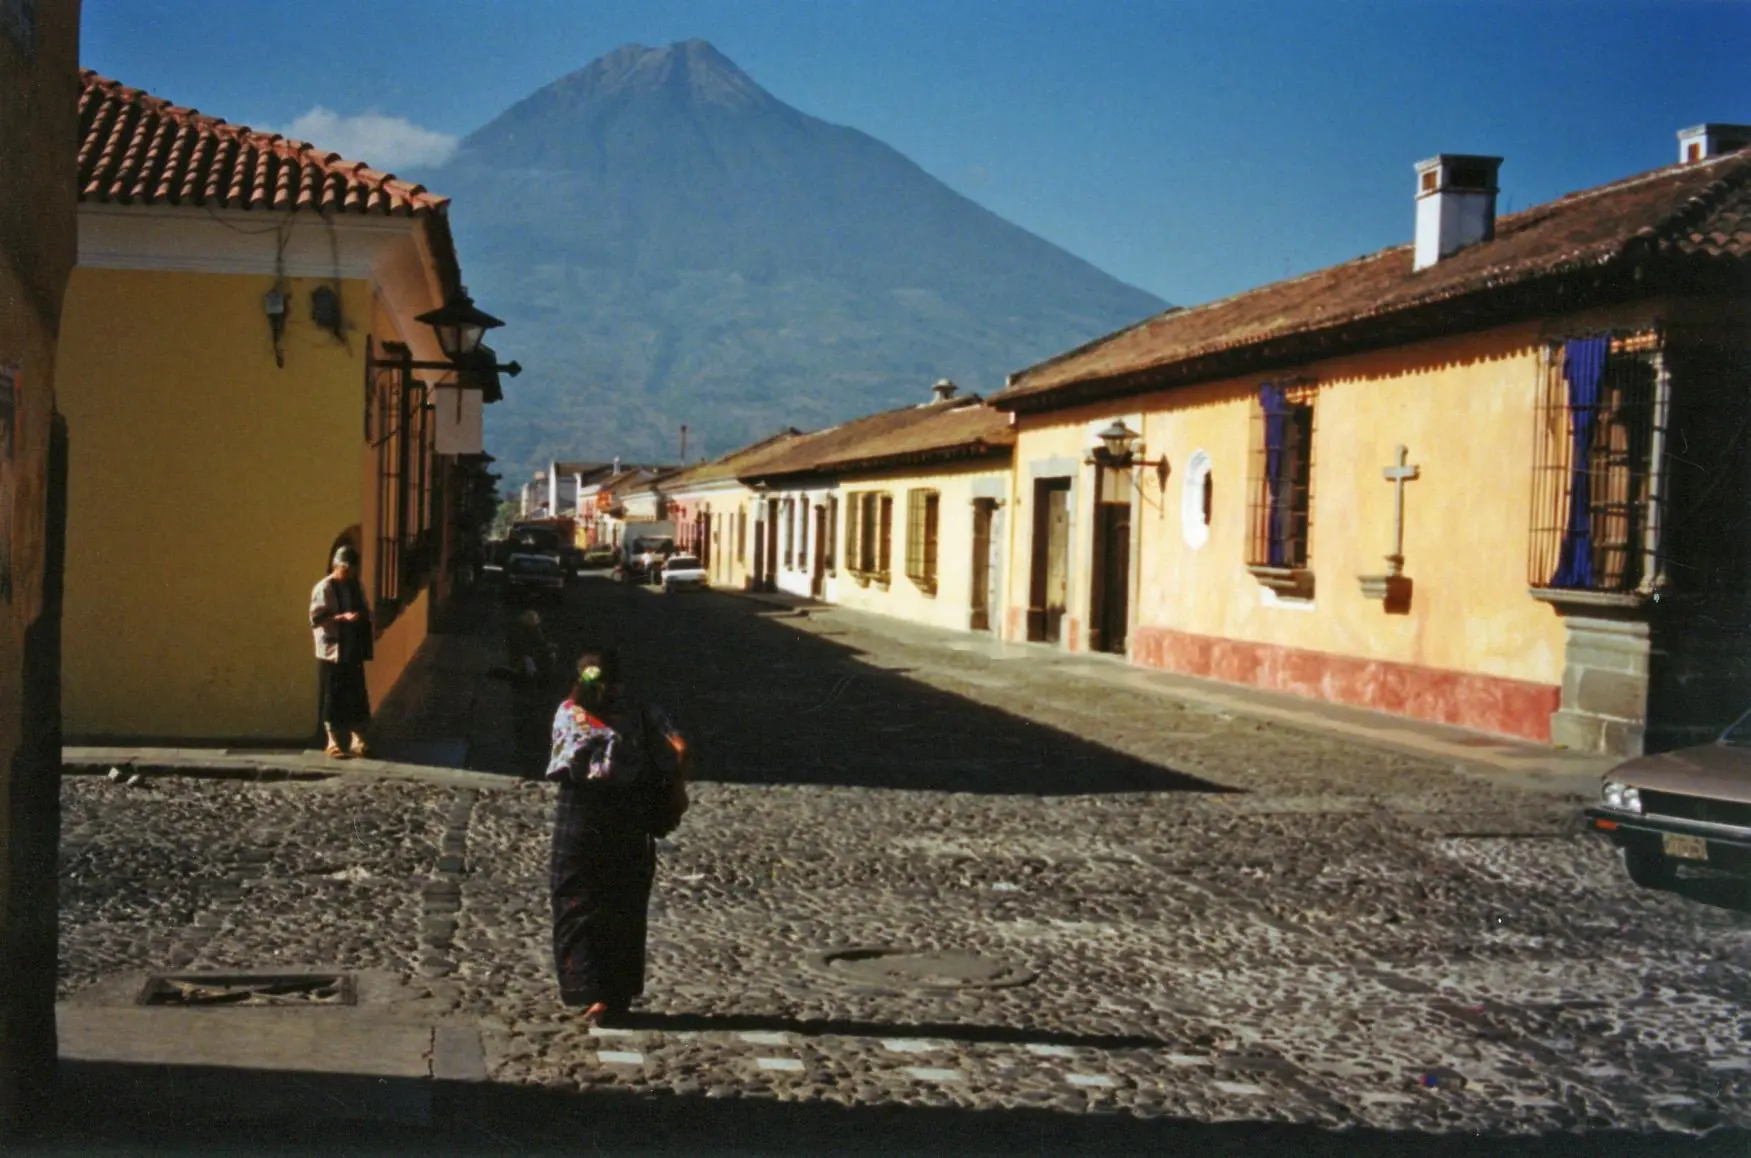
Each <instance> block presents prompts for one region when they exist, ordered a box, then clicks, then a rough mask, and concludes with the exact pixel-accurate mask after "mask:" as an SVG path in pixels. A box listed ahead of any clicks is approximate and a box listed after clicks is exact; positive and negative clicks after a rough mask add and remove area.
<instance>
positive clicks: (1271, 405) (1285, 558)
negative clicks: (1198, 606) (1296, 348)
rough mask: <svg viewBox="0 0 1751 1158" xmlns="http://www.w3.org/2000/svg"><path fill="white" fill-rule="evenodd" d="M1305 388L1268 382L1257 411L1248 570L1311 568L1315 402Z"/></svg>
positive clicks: (1250, 487) (1308, 387) (1261, 390)
mask: <svg viewBox="0 0 1751 1158" xmlns="http://www.w3.org/2000/svg"><path fill="white" fill-rule="evenodd" d="M1315 393H1316V388H1315V387H1314V386H1312V385H1310V384H1306V383H1287V384H1277V383H1265V384H1264V385H1262V386H1260V387H1259V399H1258V405H1257V406H1256V407H1254V409H1253V437H1252V443H1253V453H1252V468H1251V475H1252V477H1251V479H1250V480H1249V482H1248V487H1247V490H1248V493H1249V496H1250V497H1249V500H1248V506H1249V511H1248V513H1249V516H1250V518H1249V534H1248V536H1247V550H1246V562H1247V566H1249V567H1253V568H1259V569H1263V570H1267V571H1283V572H1289V571H1300V570H1304V569H1305V568H1306V567H1307V560H1308V558H1309V547H1310V545H1311V541H1312V534H1313V429H1314V427H1313V402H1314V396H1315Z"/></svg>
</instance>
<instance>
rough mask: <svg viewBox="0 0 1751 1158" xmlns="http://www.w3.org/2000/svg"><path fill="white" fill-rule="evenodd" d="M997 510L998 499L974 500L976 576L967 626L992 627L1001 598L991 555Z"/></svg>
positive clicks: (973, 627) (973, 628)
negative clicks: (994, 607)
mask: <svg viewBox="0 0 1751 1158" xmlns="http://www.w3.org/2000/svg"><path fill="white" fill-rule="evenodd" d="M996 514H997V500H996V499H974V500H973V580H972V584H971V591H970V604H971V606H970V607H969V612H970V617H969V620H968V624H967V626H968V627H970V628H971V629H972V630H974V631H990V630H991V605H992V604H993V603H995V602H996V601H997V600H996V592H995V591H994V590H993V583H992V580H993V579H994V578H995V577H996V574H997V569H996V568H995V567H994V566H993V565H992V558H991V552H992V550H993V548H994V547H995V543H994V542H993V539H994V536H993V534H992V522H993V520H994V518H995V517H996Z"/></svg>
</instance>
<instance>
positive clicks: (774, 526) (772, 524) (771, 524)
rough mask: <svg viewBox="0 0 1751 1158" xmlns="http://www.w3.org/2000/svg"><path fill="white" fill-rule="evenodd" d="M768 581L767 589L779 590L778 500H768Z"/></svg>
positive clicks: (763, 588)
mask: <svg viewBox="0 0 1751 1158" xmlns="http://www.w3.org/2000/svg"><path fill="white" fill-rule="evenodd" d="M765 574H766V581H765V582H764V583H763V584H761V589H762V590H765V591H776V590H778V500H777V499H767V500H766V572H765Z"/></svg>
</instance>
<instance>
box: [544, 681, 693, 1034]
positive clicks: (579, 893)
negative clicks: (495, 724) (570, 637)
mask: <svg viewBox="0 0 1751 1158" xmlns="http://www.w3.org/2000/svg"><path fill="white" fill-rule="evenodd" d="M575 670H576V676H577V678H576V682H575V683H574V684H573V685H572V689H571V695H570V696H568V697H567V698H566V701H565V702H564V703H562V704H561V705H560V706H559V711H558V712H557V713H555V715H554V717H553V755H552V759H551V760H550V761H549V763H548V765H547V775H548V778H549V779H552V780H555V781H557V782H558V784H559V806H558V808H557V810H556V812H555V814H554V824H553V856H552V860H551V862H550V865H551V874H550V875H551V884H552V890H553V960H554V966H555V968H556V969H557V971H558V973H559V994H560V999H561V1000H562V1001H564V1002H565V1004H566V1005H568V1006H573V1007H578V1008H582V1009H583V1010H584V1020H585V1021H586V1022H587V1023H589V1024H595V1025H599V1024H603V1023H604V1021H611V1020H614V1019H618V1018H622V1017H624V1016H625V1014H626V1012H627V1010H628V1008H629V1007H630V1006H631V1004H632V1000H633V998H635V997H637V996H639V995H640V994H641V993H643V992H644V956H645V911H646V909H647V907H648V906H649V904H650V893H651V883H652V881H653V880H654V878H655V876H656V866H657V858H656V842H655V840H654V839H653V836H665V835H667V834H668V833H669V832H670V831H672V830H673V829H674V827H675V825H676V824H678V823H680V819H681V817H680V814H681V812H682V811H684V810H685V808H686V788H685V784H686V776H687V773H688V770H689V767H690V760H689V756H688V751H687V742H686V740H684V739H683V738H682V737H681V734H680V733H679V732H677V731H676V730H675V728H674V726H673V725H672V724H671V723H670V722H669V720H668V717H667V716H665V715H664V714H663V713H662V711H661V710H660V709H658V708H656V707H655V706H654V705H651V704H644V703H639V702H636V701H635V700H634V699H633V698H632V697H631V696H629V695H627V693H626V690H625V687H624V685H623V683H622V681H621V677H620V659H619V656H618V655H616V654H615V652H614V650H613V649H612V648H596V649H592V650H589V651H586V652H584V653H583V654H582V655H580V656H579V657H578V661H577V667H576V669H575Z"/></svg>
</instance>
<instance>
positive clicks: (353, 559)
mask: <svg viewBox="0 0 1751 1158" xmlns="http://www.w3.org/2000/svg"><path fill="white" fill-rule="evenodd" d="M330 566H331V570H330V571H329V573H328V574H327V575H324V576H323V577H322V581H321V582H319V583H318V584H317V585H316V588H315V590H313V591H311V592H310V631H311V634H312V635H314V636H315V637H316V658H317V660H318V661H320V663H321V667H320V669H319V671H320V681H319V685H320V687H321V689H322V727H323V730H324V731H326V732H327V733H328V754H329V755H330V756H333V757H336V758H344V757H346V756H349V755H352V756H364V755H368V751H367V749H366V747H365V725H366V724H369V723H370V722H371V695H370V692H369V691H368V690H367V689H366V687H365V661H366V660H368V659H370V658H371V608H370V605H369V604H368V603H367V602H366V601H365V589H364V587H362V586H361V585H360V584H359V579H358V570H359V553H358V551H356V550H354V549H353V548H352V547H349V546H346V545H344V544H343V545H342V546H340V547H337V548H335V552H334V556H333V558H332V559H331V560H330Z"/></svg>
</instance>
